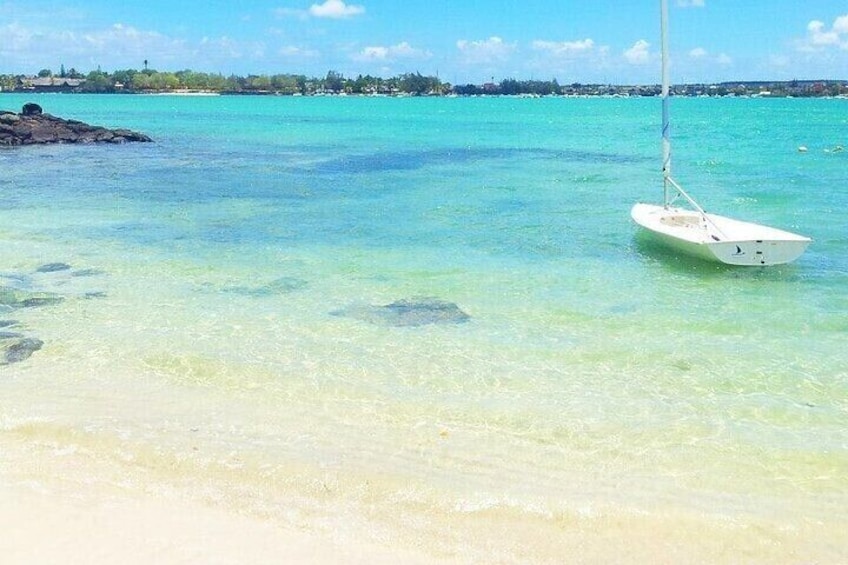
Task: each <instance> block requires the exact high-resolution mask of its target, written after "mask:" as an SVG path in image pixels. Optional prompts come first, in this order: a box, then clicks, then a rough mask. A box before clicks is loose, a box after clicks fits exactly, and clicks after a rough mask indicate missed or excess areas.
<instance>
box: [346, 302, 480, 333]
mask: <svg viewBox="0 0 848 565" xmlns="http://www.w3.org/2000/svg"><path fill="white" fill-rule="evenodd" d="M331 314H332V315H333V316H345V317H348V318H354V319H356V320H362V321H363V322H369V323H371V324H377V325H384V326H391V327H415V326H425V325H428V324H462V323H465V322H467V321H468V320H470V319H471V316H469V315H468V314H466V313H465V312H463V311H462V309H461V308H460V307H459V306H457V305H456V304H454V303H453V302H448V301H446V300H440V299H438V298H418V299H402V300H397V301H395V302H392V303H391V304H385V305H383V306H375V305H354V306H350V307H348V308H345V309H343V310H337V311H335V312H331Z"/></svg>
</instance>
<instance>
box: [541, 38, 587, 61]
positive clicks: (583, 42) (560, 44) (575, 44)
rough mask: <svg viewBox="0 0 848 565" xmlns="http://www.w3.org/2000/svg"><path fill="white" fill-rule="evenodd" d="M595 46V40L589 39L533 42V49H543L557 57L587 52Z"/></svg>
mask: <svg viewBox="0 0 848 565" xmlns="http://www.w3.org/2000/svg"><path fill="white" fill-rule="evenodd" d="M594 48H595V42H594V41H592V40H591V39H580V40H577V41H541V40H537V41H534V42H533V49H535V50H536V51H545V52H547V53H550V54H551V55H555V56H558V57H570V56H573V55H578V54H581V53H587V52H589V51H592V50H593V49H594Z"/></svg>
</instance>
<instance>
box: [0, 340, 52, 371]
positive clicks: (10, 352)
mask: <svg viewBox="0 0 848 565" xmlns="http://www.w3.org/2000/svg"><path fill="white" fill-rule="evenodd" d="M42 345H44V342H43V341H41V340H40V339H37V338H34V337H25V338H23V339H22V340H20V341H18V342H16V343H13V344H12V345H10V346H9V347H7V348H6V352H5V356H4V358H5V364H6V365H9V364H11V363H18V362H20V361H24V360H26V359H29V358H30V356H31V355H32V354H33V353H34V352H36V351H38V350H39V349H41V346H42Z"/></svg>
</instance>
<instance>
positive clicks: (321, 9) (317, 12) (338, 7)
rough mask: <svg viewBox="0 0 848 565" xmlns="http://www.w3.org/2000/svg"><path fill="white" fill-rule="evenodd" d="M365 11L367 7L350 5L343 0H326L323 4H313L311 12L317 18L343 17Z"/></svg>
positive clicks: (349, 16) (310, 8)
mask: <svg viewBox="0 0 848 565" xmlns="http://www.w3.org/2000/svg"><path fill="white" fill-rule="evenodd" d="M364 13H365V7H364V6H360V5H355V4H351V5H350V6H348V5H347V4H345V3H344V2H343V1H342V0H326V1H325V2H324V3H323V4H313V5H312V6H310V7H309V14H310V15H311V16H313V17H316V18H331V19H336V20H338V19H343V18H351V17H353V16H358V15H360V14H364Z"/></svg>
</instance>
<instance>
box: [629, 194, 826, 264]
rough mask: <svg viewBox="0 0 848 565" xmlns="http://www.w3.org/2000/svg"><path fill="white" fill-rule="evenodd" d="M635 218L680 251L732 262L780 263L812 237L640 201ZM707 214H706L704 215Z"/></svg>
mask: <svg viewBox="0 0 848 565" xmlns="http://www.w3.org/2000/svg"><path fill="white" fill-rule="evenodd" d="M630 215H631V217H632V218H633V221H635V222H636V223H637V224H638V225H639V226H641V227H642V228H643V229H644V230H646V232H647V233H649V234H651V236H652V238H653V239H654V240H655V241H657V242H658V243H661V244H663V245H665V246H666V247H669V248H672V249H675V250H677V251H679V252H682V253H685V254H687V255H691V256H693V257H698V258H700V259H704V260H707V261H716V262H719V263H725V264H728V265H743V266H765V265H780V264H783V263H789V262H791V261H794V260H795V259H797V258H798V257H799V256H800V255H801V254H802V253H803V252H804V250H806V249H807V246H808V245H809V244H810V241H811V240H810V238H808V237H804V236H802V235H798V234H795V233H792V232H788V231H784V230H779V229H775V228H771V227H768V226H763V225H760V224H753V223H750V222H741V221H739V220H734V219H731V218H726V217H724V216H718V215H715V214H705V215H702V214H701V213H700V212H696V211H694V210H688V209H685V208H674V207H665V206H658V205H654V204H636V205H635V206H633V209H632V210H631V212H630ZM704 216H706V218H705V217H704Z"/></svg>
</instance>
